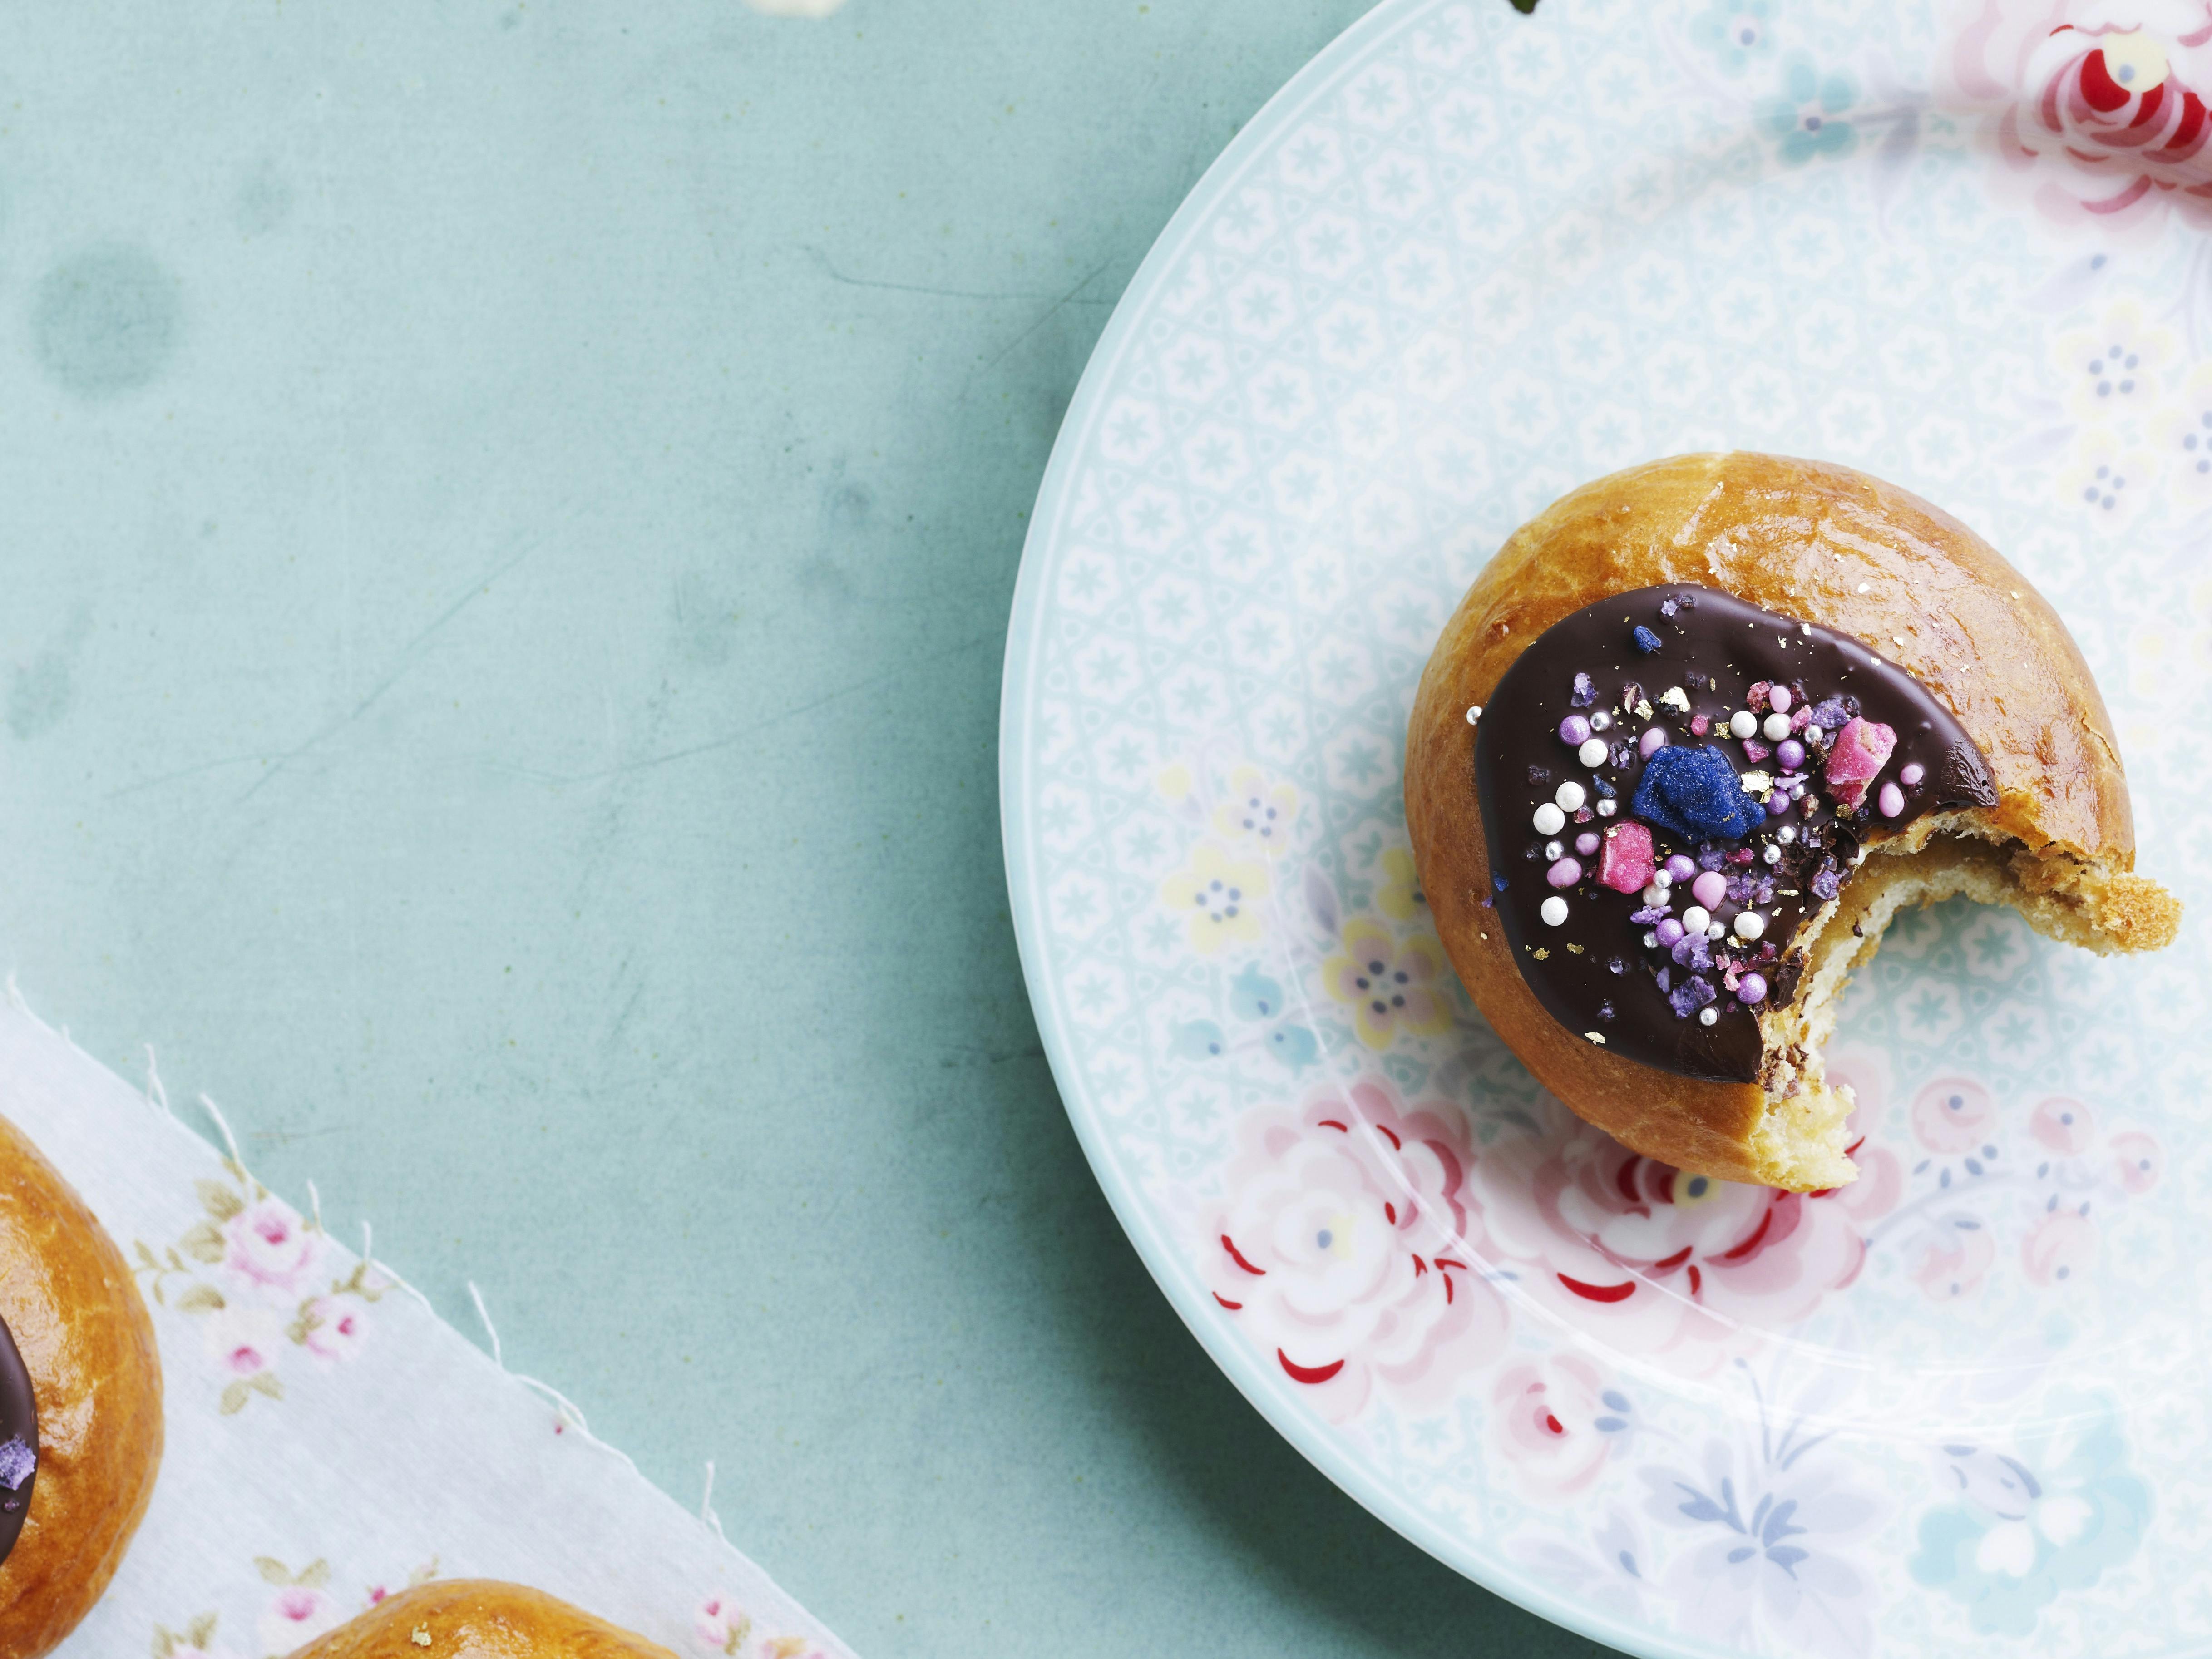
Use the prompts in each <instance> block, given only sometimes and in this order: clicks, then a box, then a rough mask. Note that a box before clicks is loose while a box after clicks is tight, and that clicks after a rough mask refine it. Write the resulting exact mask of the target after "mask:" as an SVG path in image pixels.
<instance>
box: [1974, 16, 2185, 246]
mask: <svg viewBox="0 0 2212 1659" xmlns="http://www.w3.org/2000/svg"><path fill="white" fill-rule="evenodd" d="M1948 66H1949V71H1950V76H1951V79H1952V82H1953V84H1954V89H1955V90H1956V91H1957V92H1958V93H1959V94H1961V95H1962V96H1964V97H1965V98H1966V100H1968V101H1969V102H1972V103H1974V104H1978V105H1980V106H1984V108H1986V109H1988V110H1989V111H1990V112H1991V117H1990V120H1991V136H1992V137H1993V138H1994V140H1995V142H1996V149H1997V154H1998V155H1999V157H2000V158H2001V159H2002V161H2004V162H2005V164H2006V171H2007V173H2009V174H2010V175H2011V176H2013V177H2015V178H2016V179H2020V180H2021V182H2022V183H2023V184H2024V185H2026V186H2027V193H2028V194H2029V196H2030V197H2031V198H2032V199H2033V202H2034V204H2035V205H2036V207H2037V209H2038V210H2039V211H2041V212H2042V213H2043V214H2045V216H2048V217H2050V218H2051V219H2053V220H2055V221H2057V222H2062V223H2070V224H2075V225H2080V226H2085V227H2086V226H2091V225H2098V226H2103V227H2105V228H2114V227H2117V226H2119V225H2121V224H2124V223H2130V222H2132V223H2134V224H2137V225H2140V226H2143V227H2145V228H2148V227H2151V226H2154V225H2155V224H2156V223H2157V222H2158V221H2159V220H2160V219H2161V218H2162V217H2163V216H2164V215H2165V212H2166V209H2167V208H2169V207H2172V208H2174V209H2177V210H2179V211H2181V212H2182V213H2184V214H2185V215H2186V216H2189V217H2191V218H2192V219H2194V220H2196V221H2197V222H2199V223H2212V153H2208V149H2207V143H2208V140H2212V122H2208V119H2207V117H2206V113H2205V106H2204V101H2203V100H2204V96H2205V94H2206V93H2207V91H2208V90H2212V0H1978V3H1976V4H1975V5H1973V6H1972V8H1971V9H1970V11H1969V12H1968V14H1967V15H1966V21H1965V23H1964V27H1961V28H1960V31H1959V32H1958V33H1957V35H1956V37H1955V39H1954V42H1953V45H1952V48H1951V51H1950V53H1949V57H1948Z"/></svg>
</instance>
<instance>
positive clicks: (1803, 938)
mask: <svg viewBox="0 0 2212 1659" xmlns="http://www.w3.org/2000/svg"><path fill="white" fill-rule="evenodd" d="M1670 583H1680V584H1685V585H1694V586H1703V587H1708V588H1717V589H1719V590H1721V591H1723V592H1727V593H1729V594H1732V595H1734V596H1735V597H1736V598H1738V599H1743V600H1745V601H1747V602H1748V603H1750V604H1752V605H1758V606H1760V607H1762V608H1764V609H1765V610H1767V611H1773V612H1776V613H1778V614H1779V615H1781V616H1783V617H1793V618H1796V619H1800V620H1802V621H1806V622H1810V623H1816V624H1819V625H1820V626H1822V627H1824V628H1827V629H1834V630H1836V631H1838V632H1839V633H1844V634H1850V635H1856V636H1857V638H1859V639H1860V640H1862V641H1867V642H1869V644H1872V645H1874V646H1875V647H1877V648H1878V649H1879V650H1880V651H1881V653H1883V654H1884V655H1886V656H1887V658H1888V659H1890V660H1891V661H1893V662H1894V663H1896V664H1898V665H1900V666H1902V667H1903V668H1905V669H1906V670H1908V671H1910V672H1911V674H1912V676H1914V677H1915V678H1917V680H1918V681H1919V682H1920V683H1921V684H1923V685H1924V686H1926V687H1927V688H1928V689H1929V690H1930V691H1931V692H1933V694H1934V695H1935V696H1936V698H1937V699H1938V700H1940V701H1941V702H1943V703H1944V704H1946V705H1948V708H1950V709H1951V710H1952V711H1953V712H1954V714H1956V716H1957V718H1958V720H1959V722H1960V725H1961V726H1964V727H1965V729H1966V732H1968V733H1969V734H1970V735H1971V736H1972V738H1973V741H1974V742H1975V744H1977V745H1978V746H1979V748H1980V749H1981V750H1982V753H1983V755H1984V757H1986V759H1987V761H1988V763H1989V769H1990V775H1991V777H1992V778H1993V780H1994V781H1995V784H1996V794H1997V799H1996V805H1994V806H1991V807H1988V808H1981V809H1975V810H1972V811H1952V812H1945V813H1942V814H1937V815H1934V816H1930V817H1925V818H1923V819H1921V820H1920V821H1918V822H1917V823H1914V824H1913V825H1912V826H1911V828H1910V829H1908V830H1906V831H1905V832H1903V833H1900V834H1899V835H1898V836H1893V837H1892V838H1890V839H1888V840H1886V841H1881V842H1875V844H1873V845H1872V846H1870V847H1869V849H1868V856H1867V857H1866V859H1865V861H1864V863H1863V866H1861V867H1860V869H1859V871H1858V873H1857V875H1856V877H1854V878H1851V879H1850V881H1849V882H1848V883H1847V884H1845V885H1844V888H1843V890H1842V892H1841V894H1840V896H1838V898H1837V899H1836V900H1834V901H1832V902H1829V903H1828V905H1827V906H1826V909H1825V910H1824V911H1822V912H1821V913H1820V915H1816V916H1814V917H1813V918H1811V919H1810V920H1808V922H1807V923H1806V925H1805V927H1804V929H1803V931H1802V933H1801V934H1800V936H1799V938H1798V939H1797V940H1796V948H1798V949H1800V950H1802V951H1803V952H1804V953H1805V958H1806V963H1805V968H1804V971H1803V972H1802V975H1801V977H1800V978H1799V980H1798V981H1797V988H1796V994H1795V996H1794V997H1793V999H1792V1000H1790V1003H1789V1004H1788V1005H1787V1006H1778V1007H1773V1008H1771V1009H1769V1010H1767V1011H1765V1012H1762V1013H1761V1014H1760V1015H1759V1026H1760V1035H1761V1039H1762V1042H1763V1045H1764V1052H1765V1065H1764V1069H1763V1072H1762V1075H1761V1077H1760V1079H1759V1081H1757V1082H1753V1083H1731V1082H1717V1081H1712V1080H1710V1079H1696V1078H1690V1077H1685V1076H1680V1075H1677V1074H1675V1073H1670V1072H1666V1071H1662V1070H1659V1069H1657V1068H1656V1067H1653V1066H1645V1065H1640V1064H1638V1063H1636V1062H1634V1061H1632V1060H1627V1059H1625V1058H1623V1057H1622V1056H1620V1055H1618V1054H1610V1053H1607V1051H1606V1049H1605V1048H1602V1047H1599V1046H1595V1045H1594V1044H1593V1043H1591V1042H1587V1041H1585V1040H1584V1039H1583V1036H1581V1035H1580V1034H1578V1033H1576V1032H1572V1031H1570V1030H1567V1029H1566V1028H1565V1027H1564V1026H1562V1025H1561V1024H1559V1022H1558V1021H1557V1020H1555V1019H1554V1018H1552V1016H1551V1015H1550V1014H1549V1013H1547V1012H1546V1011H1545V1009H1544V1008H1543V1006H1541V1004H1539V1002H1538V1001H1537V1000H1536V998H1535V996H1534V993H1532V992H1531V991H1530V989H1529V987H1528V984H1527V982H1526V981H1524V980H1523V979H1522V974H1521V971H1520V969H1519V968H1518V967H1516V963H1515V960H1514V957H1513V955H1512V954H1511V951H1510V946H1509V945H1507V943H1506V941H1505V939H1504V932H1503V930H1502V929H1501V928H1500V927H1497V926H1495V925H1490V926H1487V927H1486V926H1485V918H1486V917H1487V916H1489V915H1491V914H1492V913H1491V912H1490V911H1489V910H1488V909H1487V908H1486V907H1485V903H1484V901H1485V898H1486V896H1487V895H1488V894H1489V893H1490V891H1491V875H1492V860H1491V858H1490V854H1489V851H1488V849H1487V848H1486V845H1485V840H1484V835H1483V829H1482V821H1481V817H1480V811H1478V804H1477V799H1476V793H1475V782H1474V742H1473V739H1472V734H1471V732H1470V728H1469V726H1468V720H1467V710H1468V708H1469V707H1470V705H1476V704H1481V703H1484V702H1488V701H1489V700H1490V696H1491V693H1492V690H1493V688H1495V687H1496V686H1497V685H1498V682H1499V680H1500V678H1502V677H1503V676H1504V673H1505V671H1506V670H1507V668H1508V667H1510V665H1512V664H1513V662H1514V661H1515V659H1516V658H1518V657H1519V656H1520V654H1521V653H1522V651H1523V650H1524V649H1525V648H1526V647H1528V645H1529V644H1530V643H1532V642H1533V641H1534V640H1535V639H1536V638H1537V636H1538V635H1541V634H1542V633H1543V632H1544V631H1545V630H1546V629H1548V628H1550V627H1551V626H1552V625H1553V623H1557V622H1559V621H1560V620H1561V619H1563V618H1564V617H1568V616H1570V615H1571V614H1572V613H1574V612H1576V611H1580V610H1582V609H1583V607H1585V606H1588V605H1593V604H1595V602H1597V601H1598V600H1600V599H1609V598H1611V597H1613V596H1614V595H1618V594H1621V593H1626V592H1632V591H1633V590H1636V589H1639V588H1645V587H1653V586H1661V585H1664V584H1670ZM1406 811H1407V823H1408V826H1409V828H1410V829H1411V831H1412V834H1413V850H1414V854H1415V858H1416V860H1417V861H1418V863H1419V868H1420V874H1421V882H1422V887H1423V890H1424V891H1425V893H1426V895H1427V896H1428V899H1429V902H1430V904H1431V907H1432V908H1433V909H1434V912H1435V915H1436V919H1437V927H1438V930H1439V932H1440V933H1441V934H1442V937H1443V943H1444V946H1445V949H1446V950H1447V951H1449V954H1450V956H1451V959H1452V963H1453V965H1454V966H1455V968H1456V969H1458V970H1459V974H1460V977H1461V979H1462V981H1465V983H1466V985H1467V987H1468V992H1469V993H1470V994H1472V995H1473V997H1474V1000H1475V1003H1476V1005H1477V1006H1479V1007H1480V1009H1481V1011H1482V1012H1483V1015H1484V1017H1485V1018H1487V1019H1488V1020H1489V1021H1490V1023H1491V1024H1492V1025H1493V1026H1494V1027H1495V1028H1496V1029H1497V1030H1498V1033H1499V1035H1500V1036H1503V1037H1504V1039H1505V1041H1506V1042H1507V1043H1508V1044H1509V1045H1510V1047H1511V1048H1512V1049H1513V1051H1514V1052H1515V1053H1516V1054H1518V1055H1519V1056H1520V1057H1521V1059H1522V1061H1523V1062H1524V1063H1526V1064H1527V1066H1528V1068H1529V1069H1530V1070H1531V1071H1532V1072H1534V1073H1535V1074H1536V1076H1537V1078H1538V1079H1540V1080H1541V1082H1542V1083H1543V1084H1544V1085H1546V1086H1547V1088H1549V1089H1550V1090H1552V1091H1553V1093H1555V1094H1557V1095H1558V1096H1559V1098H1560V1099H1561V1100H1563V1101H1564V1102H1565V1103H1566V1104H1567V1105H1568V1106H1569V1107H1571V1109H1573V1110H1574V1111H1576V1112H1577V1113H1578V1114H1579V1115H1582V1116H1583V1117H1584V1118H1585V1119H1587V1120H1589V1121H1590V1122H1592V1123H1595V1124H1596V1125H1597V1126H1598V1127H1601V1128H1602V1129H1605V1130H1607V1132H1609V1133H1612V1134H1613V1136H1614V1137H1615V1138H1616V1139H1620V1140H1621V1141H1622V1142H1623V1143H1625V1144H1626V1145H1627V1146H1631V1147H1632V1148H1633V1149H1635V1150H1636V1151H1638V1152H1642V1153H1644V1154H1646V1155H1648V1156H1650V1157H1652V1158H1658V1159H1660V1160H1662V1162H1665V1163H1668V1164H1674V1165H1675V1166H1676V1167H1677V1168H1680V1169H1684V1170H1693V1171H1696V1172H1699V1173H1701V1174H1707V1175H1711V1176H1719V1177H1722V1178H1723V1179H1727V1180H1733V1181H1744V1182H1760V1183H1764V1184H1768V1185H1772V1186H1778V1187H1788V1188H1796V1189H1799V1190H1814V1189H1818V1188H1827V1187H1834V1186H1838V1185H1841V1184H1842V1183H1844V1182H1848V1181H1850V1180H1851V1179H1852V1178H1853V1176H1855V1174H1856V1171H1855V1170H1854V1169H1853V1167H1852V1165H1851V1164H1850V1159H1849V1158H1848V1157H1846V1156H1845V1154H1844V1119H1845V1118H1846V1117H1847V1116H1848V1115H1849V1113H1850V1108H1851V1104H1852V1102H1851V1100H1850V1094H1849V1091H1847V1090H1842V1089H1831V1088H1830V1087H1829V1086H1828V1085H1827V1084H1826V1079H1825V1076H1824V1073H1823V1070H1822V1066H1821V1063H1820V1047H1821V1045H1822V1044H1824V1043H1825V1042H1826V1041H1827V1038H1828V1036H1829V1035H1830V1033H1831V1031H1832V1029H1833V1026H1834V1023H1835V1010H1836V1004H1837V1002H1838V1000H1839V999H1840V997H1841V995H1842V993H1843V990H1844V986H1845V985H1846V984H1847V983H1848V982H1849V980H1850V974H1851V972H1852V970H1853V969H1855V968H1856V967H1857V965H1858V964H1859V963H1862V962H1863V961H1865V960H1866V959H1867V958H1868V957H1870V956H1871V955H1872V954H1873V952H1874V951H1875V947H1876V945H1877V944H1878V943H1879V941H1880V938H1881V931H1882V929H1883V928H1884V927H1886V926H1887V924H1888V922H1889V921H1890V918H1891V917H1892V916H1893V915H1895V914H1896V913H1897V911H1898V910H1899V909H1900V908H1904V907H1906V906H1910V905H1917V904H1927V903H1932V902H1936V901H1938V900H1942V899H1945V898H1949V897H1952V896H1955V895H1959V894H1965V895H1966V896H1971V897H1972V898H1975V899H1978V900H1980V901H1982V902H1988V903H2003V904H2008V905H2011V906H2012V907H2013V908H2016V909H2017V910H2019V911H2020V913H2021V915H2023V916H2025V917H2026V918H2027V921H2028V922H2029V923H2030V924H2031V925H2032V926H2033V927H2035V928H2036V929H2037V930H2038V931H2039V932H2041V933H2046V934H2049V935H2051V936H2052V937H2054V938H2057V939H2063V940H2065V941H2067V942H2069V943H2071V944H2075V945H2086V946H2087V947H2089V948H2090V949H2093V950H2098V951H2141V950H2150V949H2154V948H2156V947H2158V946H2160V945H2165V944H2166V943H2168V942H2170V941H2171V940H2172V938H2173V936H2174V933H2175V931H2176V929H2177V928H2178V927H2179V919H2180V906H2179V903H2177V902H2175V901H2174V899H2173V898H2172V896H2170V895H2168V894H2167V893H2166V892H2165V891H2164V890H2162V889H2160V887H2159V886H2157V885H2156V884H2154V883H2153V882H2150V881H2148V880H2146V879H2144V878H2142V877H2139V876H2136V875H2135V874H2134V873H2133V870H2134V866H2135V830H2134V824H2133V820H2132V818H2131V817H2130V811H2129V805H2128V793H2127V781H2126V778H2125V776H2124V774H2123V772H2122V770H2121V767H2120V760H2119V755H2118V748H2117V745H2116V744H2115V742H2114V738H2113V733H2112V721H2111V719H2110V718H2109V716H2108V715H2107V714H2106V711H2105V704H2104V700H2103V698H2102V697H2100V696H2099V695H2098V691H2097V688H2096V685H2095V684H2094V683H2093V681H2092V679H2091V678H2090V675H2089V671H2088V668H2087V665H2086V664H2085V663H2084V662H2083V661H2082V659H2081V652H2080V651H2079V650H2078V649H2077V648H2076V647H2075V644H2074V641H2073V640H2072V639H2071V638H2070V637H2069V635H2068V634H2067V632H2066V629H2065V626H2064V624H2063V623H2061V622H2060V621H2059V619H2058V617H2057V614H2056V613H2055V612H2054V611H2052V610H2051V607H2050V605H2047V604H2045V602H2044V600H2043V599H2042V598H2041V597H2040V596H2039V594H2038V593H2037V592H2035V591H2034V589H2033V587H2032V586H2030V585H2029V583H2028V582H2027V579H2026V578H2024V577H2023V576H2021V574H2020V573H2019V572H2018V571H2016V570H2015V569H2014V568H2012V567H2011V566H2010V565H2009V564H2008V563H2007V562H2005V561H2004V560H2003V559H2002V557H2001V556H1999V555H1998V554H1997V553H1996V550H1995V549H1993V548H1991V547H1990V545H1989V544H1987V543H1986V542H1984V541H1983V540H1982V539H1981V538H1979V537H1978V536H1977V535H1975V534H1974V533H1973V532H1972V531H1971V530H1969V529H1967V528H1966V526H1964V525H1962V524H1960V522H1959V521H1958V520H1955V519H1953V518H1951V517H1950V516H1949V515H1948V514H1947V513H1943V512H1942V511H1940V510H1939V509H1937V508H1936V507H1931V506H1930V505H1929V503H1927V502H1926V501H1922V500H1921V499H1920V498H1919V497H1917V496H1916V495H1911V494H1910V493H1908V492H1907V491H1905V490H1903V489H1899V488H1898V487H1897V486H1895V485H1894V484H1890V483H1883V482H1882V481H1881V480H1880V479H1878V478H1873V477H1868V476H1867V475H1865V474H1864V473H1861V472H1855V471H1851V470H1850V469H1849V468H1847V467H1841V466H1833V465H1826V464H1824V463H1820V462H1817V461H1802V460H1791V459H1784V458H1782V457H1778V456H1771V455H1759V454H1748V453H1734V454H1725V455H1686V456H1679V457H1676V458H1674V459H1669V460H1663V461H1655V462H1652V463H1650V464H1649V465H1643V466H1638V467H1632V468H1630V469H1628V470H1626V471H1621V472H1616V473H1614V474H1613V475H1612V476H1611V477H1605V478H1601V479H1599V480H1598V481H1597V482H1595V483H1589V484H1585V485H1584V486H1583V487H1582V488H1581V489H1577V490H1575V491H1573V492H1572V493H1571V494H1570V495H1566V496H1565V497H1563V498H1561V499H1560V500H1559V501H1557V502H1555V503H1553V505H1552V506H1551V507H1547V509H1546V510H1545V511H1544V512H1542V513H1539V514H1538V515H1537V516H1536V517H1535V518H1534V519H1532V520H1529V522H1528V524H1526V525H1524V526H1522V527H1521V529H1519V530H1518V531H1516V532H1514V534H1513V535H1512V536H1511V537H1510V538H1509V539H1508V540H1507V541H1506V543H1505V544H1504V547H1503V548H1501V549H1500V550H1499V551H1498V555H1497V556H1496V557H1495V558H1493V559H1492V561H1491V562H1490V564H1489V565H1488V566H1487V567H1486V568H1485V569H1484V570H1483V572H1482V574H1480V576H1479V577H1478V578H1477V579H1476V580H1475V582H1474V586H1472V587H1471V588H1470V589H1469V590H1468V593H1467V596H1466V598H1465V599H1463V600H1462V603H1461V605H1460V607H1459V609H1458V611H1456V612H1455V614H1454V615H1453V617H1452V618H1451V620H1450V621H1449V623H1446V624H1445V626H1444V629H1443V636H1442V637H1441V638H1440V639H1439V640H1438V641H1437V646H1436V649H1435V652H1434V654H1433V655H1432V656H1431V658H1430V660H1429V665H1428V668H1427V671H1425V673H1424V674H1423V676H1422V678H1421V684H1420V690H1419V695H1418V696H1417V697H1416V700H1415V702H1414V707H1413V717H1412V720H1411V721H1410V724H1409V726H1408V728H1407V757H1406Z"/></svg>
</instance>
